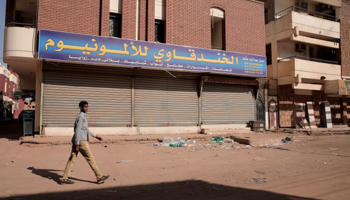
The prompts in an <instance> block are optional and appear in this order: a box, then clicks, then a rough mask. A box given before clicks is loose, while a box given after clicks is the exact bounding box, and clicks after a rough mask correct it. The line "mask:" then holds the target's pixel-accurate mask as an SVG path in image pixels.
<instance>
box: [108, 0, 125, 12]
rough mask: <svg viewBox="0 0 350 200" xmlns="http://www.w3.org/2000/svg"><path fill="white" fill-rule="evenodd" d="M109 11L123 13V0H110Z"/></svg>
mask: <svg viewBox="0 0 350 200" xmlns="http://www.w3.org/2000/svg"><path fill="white" fill-rule="evenodd" d="M109 12H111V13H118V14H121V13H122V0H110V1H109Z"/></svg>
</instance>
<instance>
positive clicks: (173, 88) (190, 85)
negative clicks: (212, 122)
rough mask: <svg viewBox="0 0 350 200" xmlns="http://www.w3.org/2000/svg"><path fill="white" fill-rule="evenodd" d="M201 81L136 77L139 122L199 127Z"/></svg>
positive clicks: (151, 124) (136, 111)
mask: <svg viewBox="0 0 350 200" xmlns="http://www.w3.org/2000/svg"><path fill="white" fill-rule="evenodd" d="M197 88H198V80H193V79H192V80H191V79H179V78H173V77H171V78H166V77H146V76H137V77H136V78H135V125H137V126H197V125H198V118H199V117H198V116H199V113H198V95H197V90H198V89H197Z"/></svg>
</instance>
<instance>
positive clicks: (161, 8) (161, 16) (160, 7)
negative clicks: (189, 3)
mask: <svg viewBox="0 0 350 200" xmlns="http://www.w3.org/2000/svg"><path fill="white" fill-rule="evenodd" d="M155 4H156V5H155V19H158V20H165V2H164V0H156V1H155Z"/></svg>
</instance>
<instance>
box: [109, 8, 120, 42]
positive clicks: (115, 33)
mask: <svg viewBox="0 0 350 200" xmlns="http://www.w3.org/2000/svg"><path fill="white" fill-rule="evenodd" d="M121 27H122V16H121V14H116V13H110V15H109V37H119V38H120V37H121V35H122V34H121Z"/></svg>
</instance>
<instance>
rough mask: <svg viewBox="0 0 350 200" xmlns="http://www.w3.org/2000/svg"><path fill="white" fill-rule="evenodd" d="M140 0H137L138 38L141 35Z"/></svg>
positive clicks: (137, 38)
mask: <svg viewBox="0 0 350 200" xmlns="http://www.w3.org/2000/svg"><path fill="white" fill-rule="evenodd" d="M139 27H140V0H136V40H139V35H140V33H139V32H140V29H139Z"/></svg>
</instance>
